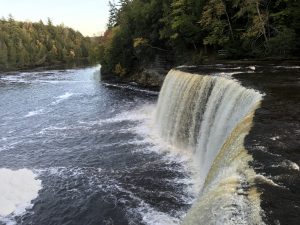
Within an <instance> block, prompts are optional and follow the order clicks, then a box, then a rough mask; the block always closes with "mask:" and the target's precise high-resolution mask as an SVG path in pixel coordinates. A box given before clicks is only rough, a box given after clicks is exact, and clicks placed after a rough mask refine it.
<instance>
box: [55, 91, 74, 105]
mask: <svg viewBox="0 0 300 225" xmlns="http://www.w3.org/2000/svg"><path fill="white" fill-rule="evenodd" d="M73 95H74V93H71V92H66V93H64V94H63V95H60V96H57V97H55V98H56V99H57V100H56V101H54V102H52V105H56V104H59V103H61V102H62V101H64V100H66V99H68V98H70V97H71V96H73Z"/></svg>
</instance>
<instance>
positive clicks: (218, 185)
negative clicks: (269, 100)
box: [155, 70, 263, 225]
mask: <svg viewBox="0 0 300 225" xmlns="http://www.w3.org/2000/svg"><path fill="white" fill-rule="evenodd" d="M261 98H262V96H261V95H260V94H259V93H258V92H256V91H254V90H251V89H246V88H245V87H243V86H241V85H240V84H239V83H238V82H236V81H234V80H231V79H227V78H224V77H219V76H202V75H196V74H190V73H184V72H181V71H177V70H171V71H170V72H169V73H168V75H167V77H166V79H165V82H164V84H163V87H162V90H161V93H160V96H159V100H158V106H157V110H156V116H155V117H156V118H155V120H156V126H157V130H158V133H159V135H160V137H161V138H163V139H164V141H166V142H168V143H169V144H171V145H173V146H174V147H176V148H179V149H181V151H183V153H184V152H186V153H189V154H191V155H192V156H193V157H192V158H193V163H194V164H195V167H196V170H197V180H199V186H200V190H201V191H200V193H199V197H198V199H197V201H196V202H195V203H194V205H193V207H192V208H191V209H190V211H189V212H188V213H187V216H186V217H185V219H184V221H183V224H191V225H195V224H203V225H208V224H220V225H221V224H222V225H224V224H238V225H240V224H253V225H254V224H263V222H262V220H261V212H260V198H259V193H258V192H257V191H256V188H255V186H254V179H255V173H254V171H253V170H252V169H251V168H250V167H249V166H248V163H249V161H250V160H251V156H250V155H248V153H247V151H246V150H245V148H244V138H245V136H246V135H247V134H248V132H249V130H250V129H251V126H252V120H253V116H254V112H255V110H256V109H257V107H259V104H260V101H261Z"/></svg>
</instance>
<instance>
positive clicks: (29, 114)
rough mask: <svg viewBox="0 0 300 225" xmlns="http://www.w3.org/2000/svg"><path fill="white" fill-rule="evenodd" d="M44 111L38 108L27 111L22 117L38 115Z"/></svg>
mask: <svg viewBox="0 0 300 225" xmlns="http://www.w3.org/2000/svg"><path fill="white" fill-rule="evenodd" d="M43 112H44V109H39V110H34V111H30V112H29V113H27V115H25V116H24V117H32V116H36V115H40V114H42V113H43Z"/></svg>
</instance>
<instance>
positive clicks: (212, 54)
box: [100, 0, 300, 76]
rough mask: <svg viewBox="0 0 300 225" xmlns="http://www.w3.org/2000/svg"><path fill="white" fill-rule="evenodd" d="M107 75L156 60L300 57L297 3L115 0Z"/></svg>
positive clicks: (105, 51)
mask: <svg viewBox="0 0 300 225" xmlns="http://www.w3.org/2000/svg"><path fill="white" fill-rule="evenodd" d="M109 4H110V17H109V22H108V25H107V27H108V29H107V31H106V32H105V34H104V35H103V36H102V37H101V46H100V61H101V65H102V73H107V74H115V75H118V76H127V75H130V74H131V73H133V72H134V71H138V70H139V69H140V68H143V67H147V66H148V65H149V63H151V62H153V61H155V59H157V57H158V56H159V57H160V58H163V59H165V60H164V61H167V62H169V63H170V64H172V65H179V64H199V63H202V62H205V61H211V60H215V59H218V58H219V59H220V58H221V59H246V58H247V59H268V58H269V59H270V58H277V59H283V58H295V57H299V52H300V51H299V50H300V1H298V0H119V1H117V2H116V1H110V3H109Z"/></svg>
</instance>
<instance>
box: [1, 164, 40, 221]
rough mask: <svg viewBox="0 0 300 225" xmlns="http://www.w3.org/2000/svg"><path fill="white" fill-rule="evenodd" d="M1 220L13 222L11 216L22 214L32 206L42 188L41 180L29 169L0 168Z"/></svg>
mask: <svg viewBox="0 0 300 225" xmlns="http://www.w3.org/2000/svg"><path fill="white" fill-rule="evenodd" d="M0 183H1V185H0V193H1V195H0V221H2V222H5V223H7V224H12V223H13V222H12V221H11V219H9V217H11V216H17V215H22V214H23V213H25V211H26V209H29V208H31V207H32V203H31V201H32V200H33V199H35V198H37V196H38V192H39V190H40V189H41V188H42V185H41V181H40V180H38V179H37V176H36V175H35V174H34V173H33V172H32V171H30V170H28V169H21V170H10V169H6V168H1V169H0Z"/></svg>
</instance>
